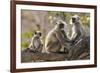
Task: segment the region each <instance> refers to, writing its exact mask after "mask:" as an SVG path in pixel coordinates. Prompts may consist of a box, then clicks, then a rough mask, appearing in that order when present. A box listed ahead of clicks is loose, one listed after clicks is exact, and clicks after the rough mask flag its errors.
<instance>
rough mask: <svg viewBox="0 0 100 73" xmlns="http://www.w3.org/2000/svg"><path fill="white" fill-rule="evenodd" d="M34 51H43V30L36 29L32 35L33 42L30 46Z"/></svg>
mask: <svg viewBox="0 0 100 73" xmlns="http://www.w3.org/2000/svg"><path fill="white" fill-rule="evenodd" d="M28 48H29V49H30V50H31V51H32V52H41V51H42V48H43V42H42V40H41V32H40V31H36V32H35V34H34V36H33V37H32V40H31V43H30V45H29V47H28Z"/></svg>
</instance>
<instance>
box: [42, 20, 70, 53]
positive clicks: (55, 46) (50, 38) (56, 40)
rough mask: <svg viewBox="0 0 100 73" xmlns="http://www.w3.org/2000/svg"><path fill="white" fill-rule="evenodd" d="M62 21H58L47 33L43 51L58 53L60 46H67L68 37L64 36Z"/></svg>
mask: <svg viewBox="0 0 100 73" xmlns="http://www.w3.org/2000/svg"><path fill="white" fill-rule="evenodd" d="M64 24H65V23H64V21H58V22H57V24H56V25H55V27H54V28H53V29H52V30H51V31H50V32H49V33H48V34H47V36H46V39H45V48H44V50H43V52H46V53H58V52H60V50H61V48H62V46H64V47H68V46H69V45H68V43H69V42H70V40H69V39H66V38H65V35H64V34H65V31H64ZM63 33H64V34H63Z"/></svg>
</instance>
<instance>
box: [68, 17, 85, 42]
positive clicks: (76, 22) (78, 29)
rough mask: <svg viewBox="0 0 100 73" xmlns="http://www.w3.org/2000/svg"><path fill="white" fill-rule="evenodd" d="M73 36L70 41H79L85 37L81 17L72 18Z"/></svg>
mask: <svg viewBox="0 0 100 73" xmlns="http://www.w3.org/2000/svg"><path fill="white" fill-rule="evenodd" d="M71 25H72V34H71V37H70V40H74V41H78V40H79V39H81V38H82V37H83V36H84V30H83V28H82V26H81V22H80V17H79V16H78V15H74V16H72V18H71Z"/></svg>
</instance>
